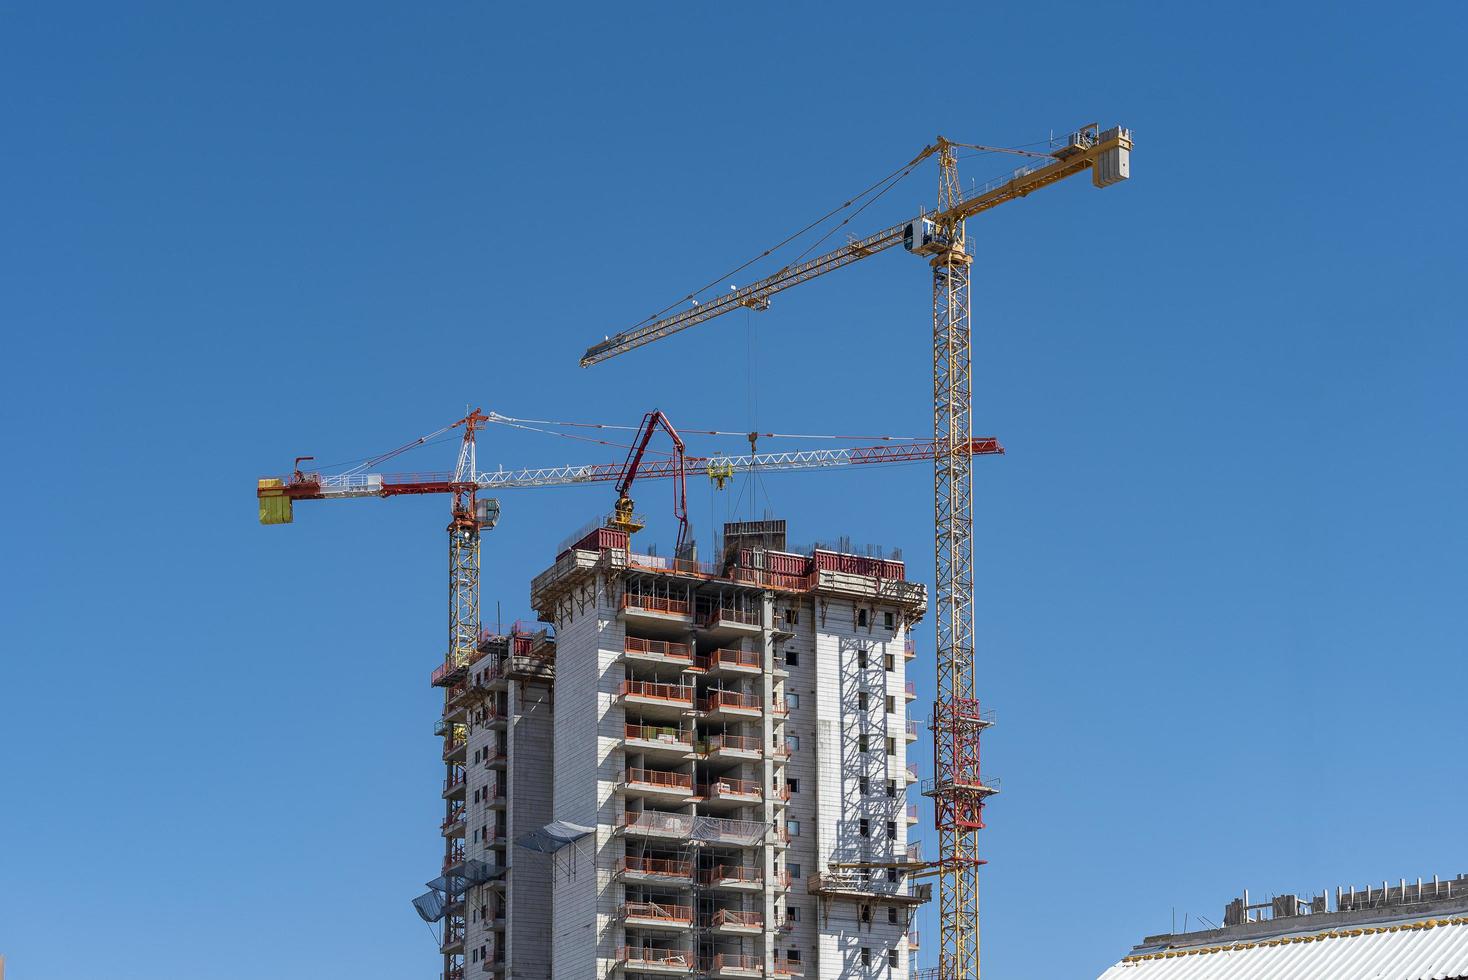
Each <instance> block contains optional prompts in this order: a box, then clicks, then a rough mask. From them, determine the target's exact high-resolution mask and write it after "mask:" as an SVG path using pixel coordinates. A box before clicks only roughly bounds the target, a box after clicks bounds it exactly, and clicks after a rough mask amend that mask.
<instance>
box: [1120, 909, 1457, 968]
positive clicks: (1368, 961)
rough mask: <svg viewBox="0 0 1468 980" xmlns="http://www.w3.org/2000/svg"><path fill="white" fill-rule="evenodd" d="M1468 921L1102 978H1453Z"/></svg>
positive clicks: (1316, 939)
mask: <svg viewBox="0 0 1468 980" xmlns="http://www.w3.org/2000/svg"><path fill="white" fill-rule="evenodd" d="M1458 977H1468V917H1455V918H1441V919H1421V920H1417V921H1410V922H1399V923H1395V924H1386V925H1371V926H1360V927H1357V928H1340V929H1329V930H1324V931H1317V932H1305V933H1298V934H1295V935H1290V936H1279V937H1276V938H1273V939H1261V940H1258V941H1256V942H1238V943H1227V944H1223V945H1218V946H1196V947H1185V948H1180V949H1168V950H1162V951H1160V952H1156V953H1139V954H1136V955H1133V956H1128V957H1127V958H1126V959H1124V960H1122V961H1121V962H1120V963H1118V964H1116V965H1115V966H1113V967H1112V968H1111V969H1109V970H1107V971H1106V972H1105V973H1103V974H1101V977H1100V980H1286V978H1287V980H1368V978H1369V980H1454V978H1458Z"/></svg>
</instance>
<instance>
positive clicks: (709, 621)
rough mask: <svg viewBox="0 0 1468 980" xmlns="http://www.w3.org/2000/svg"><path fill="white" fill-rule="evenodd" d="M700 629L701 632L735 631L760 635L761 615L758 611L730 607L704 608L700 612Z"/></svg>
mask: <svg viewBox="0 0 1468 980" xmlns="http://www.w3.org/2000/svg"><path fill="white" fill-rule="evenodd" d="M698 628H699V629H701V630H711V631H712V630H718V631H727V630H733V631H738V632H742V633H758V632H759V629H760V613H759V610H758V609H734V608H731V607H729V606H714V605H710V606H703V605H700V607H699V610H698Z"/></svg>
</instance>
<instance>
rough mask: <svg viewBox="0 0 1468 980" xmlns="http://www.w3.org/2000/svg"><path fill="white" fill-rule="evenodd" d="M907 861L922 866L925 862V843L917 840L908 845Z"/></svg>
mask: <svg viewBox="0 0 1468 980" xmlns="http://www.w3.org/2000/svg"><path fill="white" fill-rule="evenodd" d="M907 860H908V861H909V862H911V863H913V864H921V863H922V860H923V842H922V841H920V840H915V841H913V842H912V843H910V844H908V845H907Z"/></svg>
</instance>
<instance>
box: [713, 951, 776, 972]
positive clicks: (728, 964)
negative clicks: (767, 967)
mask: <svg viewBox="0 0 1468 980" xmlns="http://www.w3.org/2000/svg"><path fill="white" fill-rule="evenodd" d="M708 968H709V972H710V973H722V972H724V971H725V970H739V971H742V972H750V973H759V972H760V971H761V970H763V969H764V961H763V960H761V959H760V958H759V957H758V956H749V955H747V954H744V953H719V954H718V955H717V956H715V957H714V958H713V959H711V960H709V961H708Z"/></svg>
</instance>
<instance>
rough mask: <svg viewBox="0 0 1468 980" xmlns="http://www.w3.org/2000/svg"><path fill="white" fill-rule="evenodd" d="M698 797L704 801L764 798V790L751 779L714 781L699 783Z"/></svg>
mask: <svg viewBox="0 0 1468 980" xmlns="http://www.w3.org/2000/svg"><path fill="white" fill-rule="evenodd" d="M698 795H699V796H702V797H704V798H706V799H720V798H722V797H726V796H749V797H753V798H755V799H763V798H764V790H763V789H762V788H761V787H760V784H759V783H757V782H755V781H754V780H752V779H731V778H727V777H725V778H721V779H715V780H714V781H713V782H710V783H700V784H699V787H698Z"/></svg>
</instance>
